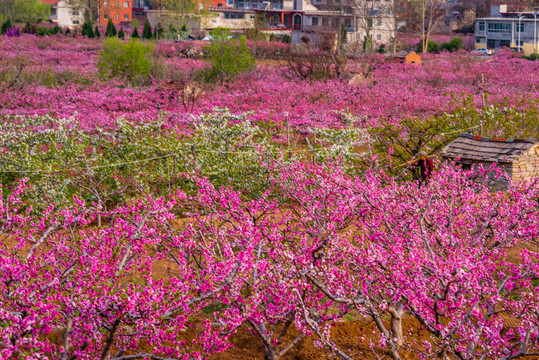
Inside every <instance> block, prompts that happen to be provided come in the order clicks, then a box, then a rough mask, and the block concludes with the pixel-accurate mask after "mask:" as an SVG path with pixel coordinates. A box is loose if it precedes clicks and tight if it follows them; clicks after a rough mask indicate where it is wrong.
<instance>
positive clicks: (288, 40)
mask: <svg viewBox="0 0 539 360" xmlns="http://www.w3.org/2000/svg"><path fill="white" fill-rule="evenodd" d="M281 41H282V42H284V43H285V44H290V43H291V42H292V37H291V36H290V35H288V34H285V35H283V37H282V40H281Z"/></svg>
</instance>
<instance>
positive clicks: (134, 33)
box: [131, 28, 139, 39]
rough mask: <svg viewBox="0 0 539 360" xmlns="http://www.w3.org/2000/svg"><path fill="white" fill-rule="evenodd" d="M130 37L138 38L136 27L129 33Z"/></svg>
mask: <svg viewBox="0 0 539 360" xmlns="http://www.w3.org/2000/svg"><path fill="white" fill-rule="evenodd" d="M131 38H132V39H138V38H139V35H138V30H137V28H135V30H133V33H132V34H131Z"/></svg>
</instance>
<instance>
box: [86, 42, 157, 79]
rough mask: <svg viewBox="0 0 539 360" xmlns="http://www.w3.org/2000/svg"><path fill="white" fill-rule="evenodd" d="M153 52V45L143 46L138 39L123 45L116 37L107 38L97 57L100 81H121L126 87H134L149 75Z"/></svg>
mask: <svg viewBox="0 0 539 360" xmlns="http://www.w3.org/2000/svg"><path fill="white" fill-rule="evenodd" d="M153 51H154V45H153V43H150V44H148V45H144V44H142V43H140V41H139V40H138V39H131V40H130V41H129V42H128V43H123V42H122V41H120V40H118V38H116V37H112V38H109V39H107V40H106V41H105V42H104V43H103V51H102V52H101V53H100V54H99V57H98V62H97V67H98V68H99V75H100V77H101V78H102V79H113V78H116V79H123V80H125V81H126V82H127V83H128V85H132V84H134V85H136V84H137V83H138V82H139V81H140V80H141V79H143V78H145V77H147V76H148V74H149V73H150V70H151V67H152V63H151V61H150V59H151V56H152V54H153Z"/></svg>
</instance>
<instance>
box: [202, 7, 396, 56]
mask: <svg viewBox="0 0 539 360" xmlns="http://www.w3.org/2000/svg"><path fill="white" fill-rule="evenodd" d="M392 5H393V0H269V1H264V0H231V3H230V5H229V6H228V7H226V8H223V7H211V8H210V15H209V17H208V20H209V21H207V22H206V24H205V25H206V26H205V27H206V28H208V29H211V28H214V27H219V26H226V27H229V28H231V29H236V30H241V29H245V28H246V27H249V26H252V25H253V24H254V21H255V19H256V18H258V19H261V21H262V23H263V24H262V26H261V28H262V30H263V31H264V32H267V33H274V34H281V35H284V34H287V35H291V36H292V39H293V40H294V41H295V42H297V41H298V39H300V38H302V37H303V36H308V37H316V36H318V35H319V34H320V33H329V32H333V33H337V34H338V33H340V32H341V31H342V29H345V30H346V32H347V36H348V41H352V42H355V41H359V42H363V41H364V38H365V37H366V36H369V37H370V38H371V39H372V41H373V43H374V45H380V44H387V43H389V42H391V40H392V39H393V38H394V36H395V30H396V29H395V27H396V26H395V25H396V22H395V17H394V14H393V11H392V9H393V6H392Z"/></svg>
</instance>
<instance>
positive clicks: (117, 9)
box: [99, 0, 133, 25]
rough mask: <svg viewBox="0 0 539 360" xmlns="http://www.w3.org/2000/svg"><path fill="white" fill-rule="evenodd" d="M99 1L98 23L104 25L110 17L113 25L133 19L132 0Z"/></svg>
mask: <svg viewBox="0 0 539 360" xmlns="http://www.w3.org/2000/svg"><path fill="white" fill-rule="evenodd" d="M100 3H101V8H100V10H99V23H100V24H101V25H105V24H106V23H107V22H108V21H109V19H112V22H113V23H114V24H115V25H118V24H119V23H121V22H130V21H131V20H133V1H132V0H101V1H100Z"/></svg>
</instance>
